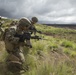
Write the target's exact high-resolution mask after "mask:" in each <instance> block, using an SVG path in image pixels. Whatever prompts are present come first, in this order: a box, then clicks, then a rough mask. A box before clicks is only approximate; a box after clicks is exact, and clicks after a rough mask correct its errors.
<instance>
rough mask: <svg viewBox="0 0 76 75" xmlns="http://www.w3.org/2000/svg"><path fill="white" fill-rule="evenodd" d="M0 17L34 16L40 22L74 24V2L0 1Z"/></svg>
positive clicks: (75, 18)
mask: <svg viewBox="0 0 76 75" xmlns="http://www.w3.org/2000/svg"><path fill="white" fill-rule="evenodd" d="M0 16H4V17H8V18H14V19H18V18H21V17H27V18H31V17H33V16H36V17H38V19H39V21H42V22H48V23H76V0H0Z"/></svg>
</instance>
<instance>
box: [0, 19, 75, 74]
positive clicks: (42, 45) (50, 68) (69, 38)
mask: <svg viewBox="0 0 76 75" xmlns="http://www.w3.org/2000/svg"><path fill="white" fill-rule="evenodd" d="M10 22H11V21H10V20H5V23H4V24H3V28H7V27H8V26H9V23H10ZM7 24H8V25H7ZM36 28H37V29H38V30H41V31H42V34H38V33H37V35H39V36H40V37H41V38H43V39H42V40H34V39H31V42H32V45H33V48H31V49H29V48H27V47H24V55H25V59H26V61H25V64H24V66H25V67H26V72H24V74H22V75H76V30H72V29H68V28H55V27H52V26H46V25H39V24H36ZM7 55H8V54H7V52H6V51H5V48H4V43H3V41H0V62H1V63H0V75H3V73H4V71H6V68H5V67H6V66H5V62H4V61H5V59H6V57H7ZM27 68H28V70H27ZM6 73H8V75H12V74H11V73H10V72H8V71H6Z"/></svg>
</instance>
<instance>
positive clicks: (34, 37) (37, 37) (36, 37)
mask: <svg viewBox="0 0 76 75" xmlns="http://www.w3.org/2000/svg"><path fill="white" fill-rule="evenodd" d="M31 39H37V40H48V39H44V38H41V37H39V36H31Z"/></svg>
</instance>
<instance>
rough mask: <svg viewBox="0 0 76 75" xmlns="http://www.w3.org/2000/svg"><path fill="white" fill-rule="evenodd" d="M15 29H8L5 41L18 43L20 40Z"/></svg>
mask: <svg viewBox="0 0 76 75" xmlns="http://www.w3.org/2000/svg"><path fill="white" fill-rule="evenodd" d="M14 34H15V32H14V30H11V29H7V30H6V32H5V41H8V42H10V43H12V44H17V43H18V42H19V38H18V37H14Z"/></svg>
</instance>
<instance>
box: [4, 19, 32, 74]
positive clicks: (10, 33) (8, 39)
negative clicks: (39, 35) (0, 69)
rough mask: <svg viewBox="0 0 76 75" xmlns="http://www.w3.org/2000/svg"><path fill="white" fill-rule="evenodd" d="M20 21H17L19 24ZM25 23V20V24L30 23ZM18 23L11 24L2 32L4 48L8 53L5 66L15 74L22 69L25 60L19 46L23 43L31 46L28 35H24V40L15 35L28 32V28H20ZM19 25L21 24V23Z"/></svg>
mask: <svg viewBox="0 0 76 75" xmlns="http://www.w3.org/2000/svg"><path fill="white" fill-rule="evenodd" d="M21 20H22V19H21ZM21 20H20V21H21ZM21 23H22V22H19V25H20V24H21ZM26 23H27V22H26V21H25V26H29V25H30V23H28V24H26ZM19 25H18V26H17V25H16V26H12V27H10V28H8V29H6V30H5V33H4V42H5V48H6V50H7V52H8V54H9V55H8V57H7V60H6V61H7V68H8V69H9V70H10V71H11V72H13V73H15V74H16V73H17V74H19V72H20V70H21V69H23V68H22V65H23V63H24V61H25V58H24V54H23V51H22V50H21V47H23V46H24V45H27V46H31V43H30V39H28V35H26V39H25V40H26V42H25V41H21V40H20V37H18V36H17V35H23V34H24V33H25V34H26V33H27V32H29V31H28V30H21V29H20V28H19V27H20V26H19ZM21 25H22V26H23V24H21ZM16 34H17V35H16ZM17 68H18V69H17Z"/></svg>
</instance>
